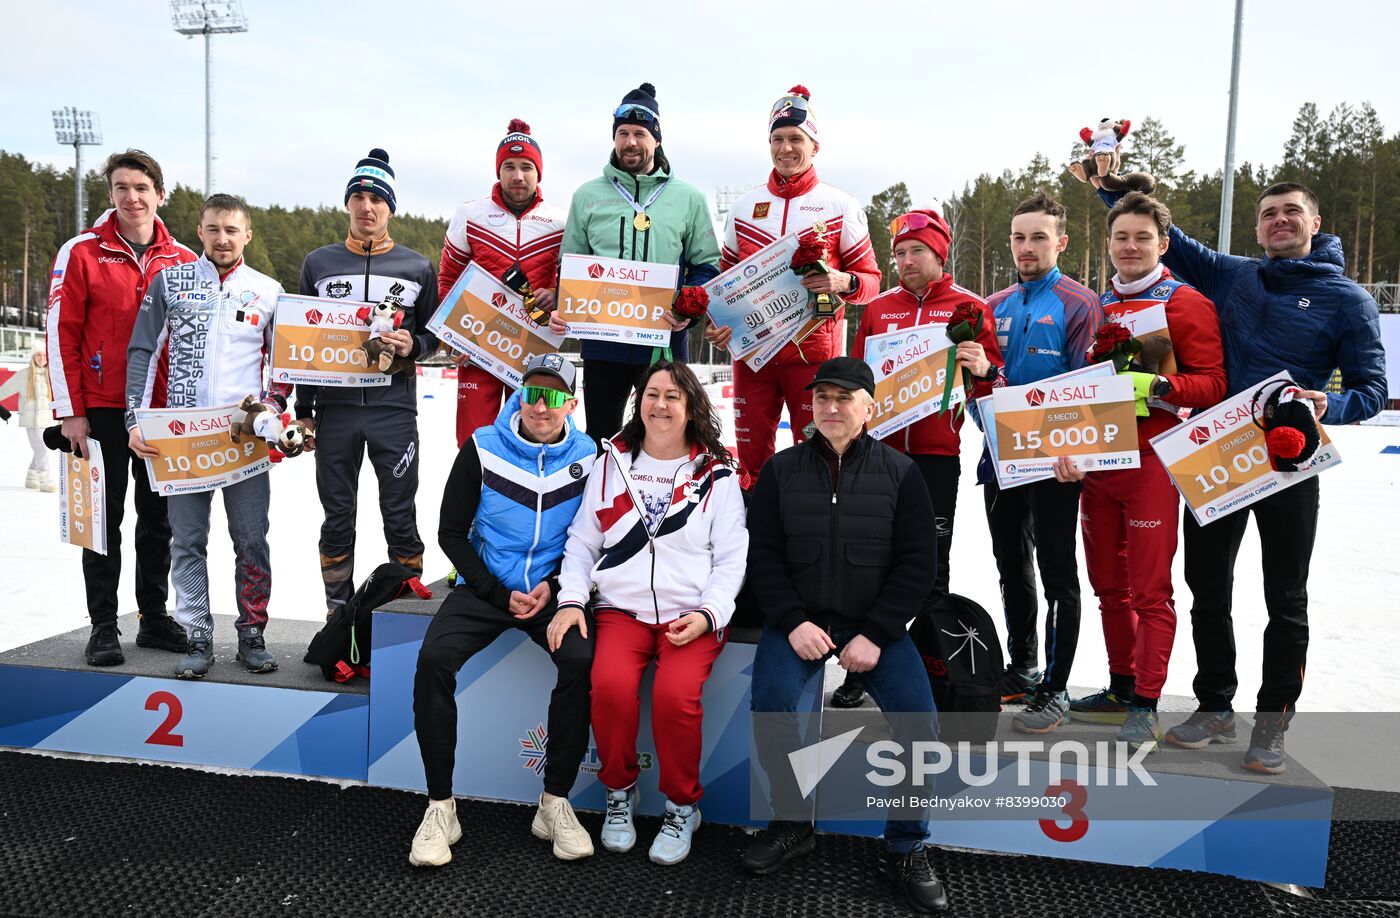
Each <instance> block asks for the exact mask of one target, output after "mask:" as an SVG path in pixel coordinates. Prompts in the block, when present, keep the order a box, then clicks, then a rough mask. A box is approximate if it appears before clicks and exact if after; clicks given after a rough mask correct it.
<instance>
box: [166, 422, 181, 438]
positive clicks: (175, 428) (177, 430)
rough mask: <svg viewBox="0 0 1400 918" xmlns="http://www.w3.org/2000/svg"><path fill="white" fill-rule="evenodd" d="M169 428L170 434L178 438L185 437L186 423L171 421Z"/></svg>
mask: <svg viewBox="0 0 1400 918" xmlns="http://www.w3.org/2000/svg"><path fill="white" fill-rule="evenodd" d="M167 426H168V427H169V428H170V432H171V433H173V434H174V435H175V436H177V437H182V436H184V435H185V422H184V421H181V420H174V421H171V422H170V423H169V424H168V425H167Z"/></svg>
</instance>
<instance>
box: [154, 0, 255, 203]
mask: <svg viewBox="0 0 1400 918" xmlns="http://www.w3.org/2000/svg"><path fill="white" fill-rule="evenodd" d="M170 24H171V25H172V26H174V28H175V31H176V32H179V33H180V34H181V35H185V36H187V37H190V38H193V37H194V36H196V35H203V36H204V193H205V194H206V195H210V194H213V193H214V70H213V61H214V58H213V45H212V41H211V39H212V37H213V36H215V35H227V34H230V33H233V32H246V31H248V17H246V16H244V15H243V4H242V3H241V2H240V0H170Z"/></svg>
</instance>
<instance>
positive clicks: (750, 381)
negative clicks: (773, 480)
mask: <svg viewBox="0 0 1400 918" xmlns="http://www.w3.org/2000/svg"><path fill="white" fill-rule="evenodd" d="M816 375H817V368H816V366H815V365H813V364H810V363H770V364H768V365H767V366H765V367H764V368H763V369H762V370H758V371H757V372H755V371H754V370H752V369H750V368H749V365H748V364H746V363H744V362H743V361H742V360H736V361H735V362H734V439H735V440H736V445H737V446H738V448H739V483H740V485H741V486H742V487H743V488H744V489H745V490H748V489H749V488H752V487H753V486H754V485H756V484H757V483H758V473H759V472H761V471H763V464H764V463H765V462H767V461H768V460H769V459H771V458H772V457H773V446H774V442H775V439H776V437H777V433H778V420H779V418H781V416H782V413H783V402H787V409H788V421H789V422H790V423H791V425H792V442H793V443H801V442H802V441H803V440H805V439H807V438H806V436H805V435H804V434H803V432H802V431H803V429H804V428H806V426H807V425H808V424H810V423H812V393H810V392H808V391H807V385H808V384H809V383H811V381H812V378H813V377H814V376H816Z"/></svg>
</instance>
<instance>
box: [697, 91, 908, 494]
mask: <svg viewBox="0 0 1400 918" xmlns="http://www.w3.org/2000/svg"><path fill="white" fill-rule="evenodd" d="M810 98H811V93H810V92H809V91H808V90H807V88H806V87H805V86H794V87H793V88H792V89H791V90H790V91H789V93H788V94H787V95H785V96H783V97H782V98H781V99H779V100H778V101H777V102H775V103H773V108H772V111H771V112H770V113H769V117H768V151H769V154H770V155H771V156H772V159H773V171H772V173H771V174H770V175H769V176H768V182H767V184H765V185H760V186H759V187H757V188H755V189H753V190H752V191H750V192H748V193H747V194H745V195H743V196H742V197H740V198H739V199H738V200H737V201H735V202H734V205H733V207H732V208H731V209H730V211H729V219H728V221H727V222H726V224H725V228H724V245H723V247H722V248H721V249H720V270H721V271H728V270H729V269H730V268H732V267H734V266H735V265H736V264H738V263H739V262H741V261H743V260H744V259H746V258H748V257H749V256H751V255H753V254H754V253H755V252H757V251H758V250H759V249H762V248H763V247H765V246H767V245H769V244H771V243H773V242H775V241H777V240H778V239H781V238H782V237H783V236H786V235H787V234H789V233H793V232H798V233H802V234H803V238H804V239H806V238H808V237H809V236H810V235H815V234H814V232H813V227H814V225H815V224H816V223H818V222H821V223H823V224H824V225H825V227H826V237H825V238H826V239H827V242H828V247H829V251H830V255H829V256H828V257H827V264H828V265H829V266H830V268H831V273H830V274H816V275H809V276H808V277H805V278H803V280H802V286H804V287H806V288H807V289H808V290H811V291H815V292H817V293H835V294H839V295H840V296H841V297H842V298H843V299H845V300H846V301H847V302H850V303H868V302H870V300H871V299H872V298H873V297H874V296H875V294H877V293H879V292H880V265H879V262H878V261H877V260H876V258H875V253H874V251H873V250H872V249H871V246H870V233H869V231H868V230H867V228H866V220H865V210H864V209H863V208H862V207H861V206H860V202H859V201H857V200H856V199H855V198H854V197H852V196H851V195H849V194H847V193H846V192H844V191H841V190H840V189H837V188H833V187H832V186H830V185H828V184H826V183H825V182H823V181H821V180H820V179H818V178H817V170H816V169H815V168H814V167H813V166H812V158H813V157H814V156H816V154H817V152H818V151H819V150H820V149H821V144H820V143H819V142H818V132H817V122H816V119H815V117H814V116H813V112H812V107H811V102H810V101H809V100H810ZM844 319H845V310H837V312H836V315H835V316H833V317H832V318H829V319H823V320H820V321H814V322H813V323H811V324H810V325H809V326H807V327H804V328H802V329H801V330H799V331H798V333H797V337H796V338H795V339H794V340H793V341H792V342H790V343H789V344H788V345H786V346H785V347H784V348H783V349H782V350H781V351H779V352H778V353H777V354H776V355H775V356H774V357H773V359H772V360H771V361H769V362H768V363H767V364H765V365H764V366H763V368H762V369H761V370H758V371H756V372H755V371H754V370H751V369H750V368H749V366H748V364H746V363H744V362H743V361H742V360H736V361H735V362H734V435H735V438H736V440H737V445H738V448H739V475H740V481H741V483H742V484H743V487H744V489H745V490H747V489H749V488H752V487H753V486H754V484H756V483H757V481H758V473H759V472H760V471H762V470H763V464H764V463H765V462H767V461H768V460H769V459H770V458H772V456H773V447H774V441H775V438H776V435H777V430H778V419H779V417H780V416H781V414H782V410H783V403H784V402H786V403H787V409H788V421H789V423H790V424H791V426H792V439H793V442H794V443H800V442H802V441H803V440H805V439H806V434H805V433H804V428H806V426H807V425H808V424H810V423H811V422H812V398H811V393H810V392H808V391H807V385H808V384H809V383H810V382H811V381H812V378H813V377H814V376H815V375H816V372H817V367H819V366H820V365H821V364H822V362H823V361H825V360H828V359H829V358H832V357H839V356H841V355H842V354H844V353H845V344H846V342H845V334H846V324H845V321H844ZM809 329H811V330H810V333H807V332H808V331H809ZM732 333H733V330H732V329H730V328H729V327H728V326H721V327H718V328H716V327H714V326H711V327H710V328H708V329H706V331H705V337H706V338H708V339H709V340H710V341H711V342H712V343H713V344H715V345H716V346H719V347H723V346H725V345H727V344H728V343H729V339H730V337H731V335H732ZM804 333H805V337H804Z"/></svg>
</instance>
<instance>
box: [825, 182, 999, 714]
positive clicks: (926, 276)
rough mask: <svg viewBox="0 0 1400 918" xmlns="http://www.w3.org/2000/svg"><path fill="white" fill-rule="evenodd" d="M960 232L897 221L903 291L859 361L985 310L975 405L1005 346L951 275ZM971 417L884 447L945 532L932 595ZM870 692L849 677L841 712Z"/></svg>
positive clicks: (931, 222)
mask: <svg viewBox="0 0 1400 918" xmlns="http://www.w3.org/2000/svg"><path fill="white" fill-rule="evenodd" d="M951 242H952V232H951V230H950V229H949V228H948V224H947V222H946V221H945V220H944V219H943V216H942V215H941V214H939V213H938V211H936V210H914V211H910V212H909V213H907V214H902V215H900V216H898V217H896V218H895V219H894V221H893V222H892V223H891V224H890V243H891V246H892V248H893V249H894V264H895V270H896V271H898V272H899V286H897V287H893V288H891V289H889V290H886V291H885V292H884V293H882V294H880V295H879V296H877V297H875V299H873V300H871V301H870V302H869V303H868V304H867V305H866V307H865V312H864V313H863V314H862V315H861V318H860V325H859V326H858V327H857V328H856V340H855V347H854V348H853V351H854V353H853V354H852V356H854V357H859V358H860V359H862V360H864V359H865V356H866V354H865V346H866V345H865V342H866V339H867V338H869V337H870V336H871V335H885V334H888V333H890V332H892V331H899V330H902V329H906V328H914V327H916V326H924V325H932V326H936V327H937V328H939V329H942V328H944V327H945V326H946V325H947V323H948V320H949V319H950V318H952V316H953V313H954V312H955V311H956V310H958V309H959V308H960V307H973V308H976V309H978V310H980V311H981V312H982V322H981V325H980V327H979V328H978V329H977V337H976V338H975V339H974V340H972V341H964V342H962V343H960V344H959V345H958V351H957V356H958V365H959V366H961V367H965V368H967V369H968V370H969V371H970V372H971V373H972V376H973V386H972V391H971V392H970V393H968V398H969V400H971V399H975V398H981V397H982V396H984V395H990V394H991V391H992V386H993V385H994V384H997V383H999V382H1000V380H1001V363H1002V358H1001V349H1000V348H999V347H997V334H996V322H995V319H994V317H993V316H992V312H991V310H990V309H988V308H987V304H986V302H985V301H984V300H983V299H982V298H981V297H980V296H978V295H977V294H975V293H973V292H972V291H971V290H968V289H967V288H965V287H959V286H958V285H957V284H956V283H954V282H953V275H951V274H949V273H948V272H947V270H946V269H947V265H948V247H949V245H950V244H951ZM963 417H964V414H963V412H956V411H948V412H944V413H941V414H931V415H929V416H928V417H926V418H924V419H922V420H920V421H915V422H914V423H913V424H911V425H909V426H908V427H906V428H904V429H903V430H900V431H896V432H895V433H893V434H891V435H890V436H888V437H886V438H885V440H884V442H885V443H887V444H889V445H890V446H893V447H894V448H895V449H897V450H899V451H900V452H902V453H906V454H908V456H909V458H910V459H913V460H914V465H915V466H916V467H918V469H919V471H920V472H921V473H922V474H923V476H924V484H926V485H927V486H928V493H929V497H930V498H932V501H933V517H934V519H933V522H934V529H935V531H936V532H937V534H938V573H937V575H936V576H935V579H934V585H933V594H932V597H931V598H934V599H936V598H938V597H940V596H944V595H946V594H947V593H948V553H949V552H950V551H951V550H952V547H953V516H954V511H955V510H956V508H957V504H958V476H959V471H960V463H959V461H958V449H959V446H960V444H961V442H962V441H961V431H962V424H963ZM864 694H865V693H864V692H863V691H862V690H861V688H860V686H859V685H857V684H856V683H855V682H854V681H851V680H847V683H846V684H844V685H842V686H841V687H840V688H839V689H837V690H836V692H835V693H833V695H832V699H831V702H832V704H834V705H836V706H837V707H854V706H855V705H857V704H859V703H860V701H861V697H862V696H863V695H864Z"/></svg>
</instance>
